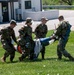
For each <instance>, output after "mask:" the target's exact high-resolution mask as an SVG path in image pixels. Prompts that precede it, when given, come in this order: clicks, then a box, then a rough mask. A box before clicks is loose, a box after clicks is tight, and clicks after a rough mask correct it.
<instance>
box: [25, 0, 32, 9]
mask: <svg viewBox="0 0 74 75" xmlns="http://www.w3.org/2000/svg"><path fill="white" fill-rule="evenodd" d="M25 9H31V1H25Z"/></svg>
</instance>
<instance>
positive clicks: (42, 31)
mask: <svg viewBox="0 0 74 75" xmlns="http://www.w3.org/2000/svg"><path fill="white" fill-rule="evenodd" d="M47 21H48V19H46V18H45V17H42V19H41V24H39V25H38V26H37V27H36V29H35V35H36V38H45V37H46V34H47V32H48V28H47V25H46V22H47ZM41 55H42V59H44V55H45V46H43V48H42V50H41Z"/></svg>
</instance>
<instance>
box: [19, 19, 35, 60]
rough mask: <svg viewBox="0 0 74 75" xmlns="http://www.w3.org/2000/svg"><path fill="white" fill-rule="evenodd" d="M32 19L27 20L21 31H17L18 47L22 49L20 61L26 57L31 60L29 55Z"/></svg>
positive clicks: (31, 43) (31, 41)
mask: <svg viewBox="0 0 74 75" xmlns="http://www.w3.org/2000/svg"><path fill="white" fill-rule="evenodd" d="M31 25H32V19H31V18H27V19H26V23H25V26H23V27H22V28H21V29H19V34H20V40H19V45H20V46H21V49H22V55H21V57H19V60H20V61H23V59H24V58H25V57H26V56H30V59H31V53H32V51H33V47H34V46H32V45H33V44H34V43H33V40H32V27H31Z"/></svg>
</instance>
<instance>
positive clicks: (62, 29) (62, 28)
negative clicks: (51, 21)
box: [55, 21, 72, 60]
mask: <svg viewBox="0 0 74 75" xmlns="http://www.w3.org/2000/svg"><path fill="white" fill-rule="evenodd" d="M70 28H71V25H70V24H69V23H68V22H66V21H62V22H61V23H60V24H59V27H58V28H57V29H56V32H55V35H56V36H58V38H59V39H58V40H59V44H58V46H57V55H58V59H61V58H62V54H63V55H64V56H65V57H68V58H69V59H70V60H71V59H72V56H71V55H70V54H69V53H68V52H67V51H66V50H65V46H66V44H67V42H68V37H69V35H70Z"/></svg>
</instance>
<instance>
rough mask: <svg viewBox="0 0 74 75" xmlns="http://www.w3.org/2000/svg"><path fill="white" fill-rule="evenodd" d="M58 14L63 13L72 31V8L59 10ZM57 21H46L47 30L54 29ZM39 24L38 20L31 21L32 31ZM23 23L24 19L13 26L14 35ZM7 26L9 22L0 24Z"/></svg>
mask: <svg viewBox="0 0 74 75" xmlns="http://www.w3.org/2000/svg"><path fill="white" fill-rule="evenodd" d="M59 15H63V16H64V17H65V20H66V21H69V23H70V24H71V25H72V27H71V30H72V31H74V11H73V10H72V11H71V10H59ZM58 23H59V21H58V19H53V20H49V21H48V22H47V26H48V30H54V29H55V28H57V25H58ZM38 24H40V21H33V24H32V28H33V31H34V30H35V28H36V26H37V25H38ZM23 25H25V21H23V22H17V26H16V27H15V28H14V30H15V34H16V36H18V35H19V33H18V30H19V29H20V28H21V27H22V26H23ZM7 26H9V23H6V24H0V27H7Z"/></svg>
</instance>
